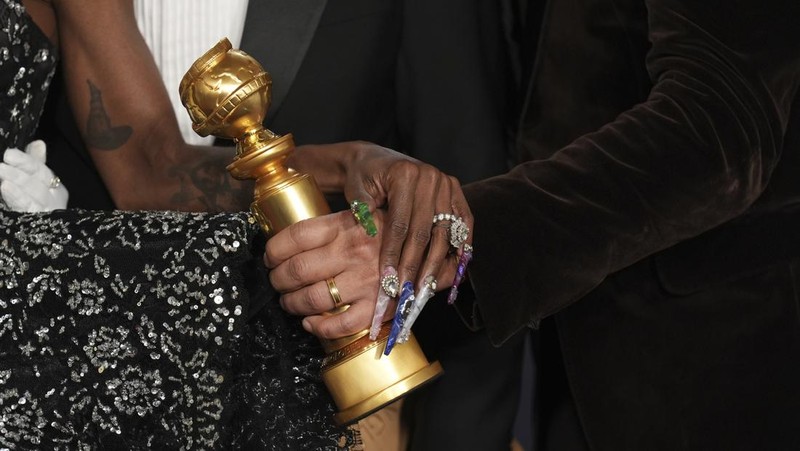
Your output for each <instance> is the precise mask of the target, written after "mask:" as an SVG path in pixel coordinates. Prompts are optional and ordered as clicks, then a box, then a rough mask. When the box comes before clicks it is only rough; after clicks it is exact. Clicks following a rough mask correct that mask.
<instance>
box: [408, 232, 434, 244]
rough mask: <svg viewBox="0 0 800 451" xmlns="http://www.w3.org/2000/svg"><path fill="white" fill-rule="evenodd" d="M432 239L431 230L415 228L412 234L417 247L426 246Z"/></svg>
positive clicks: (412, 240) (412, 239)
mask: <svg viewBox="0 0 800 451" xmlns="http://www.w3.org/2000/svg"><path fill="white" fill-rule="evenodd" d="M430 241H431V230H430V229H428V228H426V229H418V230H414V233H412V234H411V242H412V243H413V244H414V245H415V246H417V247H422V248H424V247H426V246H427V245H428V243H429V242H430Z"/></svg>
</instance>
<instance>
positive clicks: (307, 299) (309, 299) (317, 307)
mask: <svg viewBox="0 0 800 451" xmlns="http://www.w3.org/2000/svg"><path fill="white" fill-rule="evenodd" d="M303 304H304V305H305V307H306V308H307V309H308V310H307V311H308V312H313V313H320V312H323V311H324V310H326V309H325V308H324V305H325V298H324V296H323V295H322V293H320V292H319V290H313V289H308V290H306V294H305V296H304V298H303Z"/></svg>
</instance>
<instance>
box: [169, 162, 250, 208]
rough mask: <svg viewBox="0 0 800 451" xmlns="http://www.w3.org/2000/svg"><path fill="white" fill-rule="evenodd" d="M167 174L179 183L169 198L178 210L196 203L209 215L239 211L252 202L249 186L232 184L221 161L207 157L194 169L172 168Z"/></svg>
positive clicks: (232, 181)
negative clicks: (210, 213)
mask: <svg viewBox="0 0 800 451" xmlns="http://www.w3.org/2000/svg"><path fill="white" fill-rule="evenodd" d="M170 175H171V176H173V177H178V179H179V180H180V191H178V192H177V193H175V194H174V195H173V196H172V198H171V199H170V200H171V201H172V204H173V205H174V208H176V209H178V210H183V209H185V208H186V207H188V206H191V205H193V204H195V205H196V204H198V203H199V204H200V205H202V207H203V210H205V211H210V212H220V211H241V210H244V209H247V206H248V205H249V204H250V202H251V201H252V199H253V187H252V184H251V183H242V182H237V181H235V180H234V179H233V178H232V177H231V176H230V175H229V174H228V173H227V172H226V171H225V161H222V160H219V161H218V160H217V159H213V158H210V159H206V160H201V161H200V162H198V163H197V164H195V165H194V166H180V167H174V168H172V169H171V170H170Z"/></svg>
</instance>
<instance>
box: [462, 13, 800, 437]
mask: <svg viewBox="0 0 800 451" xmlns="http://www.w3.org/2000/svg"><path fill="white" fill-rule="evenodd" d="M543 16H544V17H543V19H542V22H541V23H542V25H541V34H540V38H539V43H538V50H537V52H536V60H535V64H534V66H533V70H532V73H531V77H530V85H529V91H528V92H527V96H526V105H525V108H524V114H523V118H522V121H521V124H520V132H519V143H518V144H519V146H518V155H517V158H518V160H519V161H524V162H522V163H521V164H519V165H518V166H516V167H515V168H514V169H513V170H512V171H510V172H509V173H508V174H506V175H503V176H498V177H495V178H491V179H488V180H485V181H482V182H478V183H473V184H470V185H468V186H466V188H465V191H466V194H467V198H468V201H469V204H470V206H471V207H472V210H473V213H474V214H475V217H476V220H475V227H474V245H475V258H474V260H473V262H472V264H471V267H470V271H469V281H470V283H471V286H472V288H473V290H474V291H475V293H476V299H477V303H476V304H475V305H471V304H469V303H468V302H464V303H463V304H462V305H461V308H462V310H463V311H467V312H468V316H470V317H471V320H472V321H473V323H474V324H475V325H483V326H485V327H486V329H487V331H488V333H489V335H490V338H491V339H492V340H493V341H494V342H496V343H500V342H502V341H503V340H505V339H506V338H507V337H509V336H510V334H512V333H513V332H515V331H517V330H519V329H520V328H523V327H525V326H533V327H537V326H538V324H539V322H540V321H542V320H543V319H545V318H547V317H551V316H553V317H555V320H556V324H557V328H558V334H559V339H560V343H561V349H562V351H563V354H564V360H565V365H566V369H567V374H568V378H569V382H570V386H571V388H572V392H573V395H574V397H575V401H576V404H577V408H578V413H579V416H580V418H581V422H582V424H583V427H584V430H585V431H586V433H587V436H588V438H589V442H590V445H591V446H592V448H593V449H617V450H618V449H648V450H649V449H670V450H671V449H800V448H799V447H800V437H798V434H799V433H798V432H797V431H798V430H800V428H798V427H797V426H798V425H800V395H798V392H800V390H798V388H800V387H799V386H800V383H799V382H798V380H800V364H798V361H800V359H798V358H797V356H798V355H800V316H799V315H798V311H799V306H800V304H799V303H798V299H797V294H796V293H797V289H798V288H799V287H800V283H798V276H797V274H798V273H797V272H796V271H797V270H798V268H799V267H800V265H798V262H800V228H798V226H800V110H798V107H800V96H799V95H798V92H797V87H798V82H800V26H798V23H799V21H800V2H798V1H796V0H764V1H746V0H725V1H723V0H703V1H697V0H588V1H575V0H551V1H548V2H547V3H546V6H545V8H544V12H543ZM465 301H468V300H467V299H465ZM789 431H791V432H789Z"/></svg>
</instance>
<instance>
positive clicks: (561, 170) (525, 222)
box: [462, 0, 800, 343]
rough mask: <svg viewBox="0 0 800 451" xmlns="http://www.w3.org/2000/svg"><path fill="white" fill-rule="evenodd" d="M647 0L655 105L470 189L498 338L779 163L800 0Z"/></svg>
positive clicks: (748, 191) (747, 192) (753, 184)
mask: <svg viewBox="0 0 800 451" xmlns="http://www.w3.org/2000/svg"><path fill="white" fill-rule="evenodd" d="M646 5H647V8H648V20H649V39H650V41H651V42H652V48H651V50H650V52H649V53H648V57H647V68H648V72H649V74H650V78H651V80H650V81H651V83H652V85H653V88H652V90H651V92H650V95H649V96H648V98H647V100H646V101H645V102H643V103H641V104H639V105H636V106H634V107H633V108H631V109H629V110H628V111H625V112H623V113H622V114H621V115H620V116H619V117H617V119H616V120H614V121H613V122H611V123H609V124H607V125H605V126H604V127H602V128H601V129H599V130H597V131H596V132H594V133H591V134H587V135H584V136H582V137H580V138H578V139H577V140H575V141H574V142H572V143H571V144H569V145H567V146H566V147H564V148H562V149H560V150H559V151H557V152H556V153H554V154H553V156H552V157H550V158H548V159H546V160H538V161H531V162H528V163H525V164H522V165H519V166H517V167H516V168H515V169H513V170H512V171H511V172H509V173H508V174H506V175H503V176H499V177H495V178H491V179H488V180H484V181H482V182H478V183H474V184H471V185H468V186H467V187H466V188H465V191H466V194H467V198H468V200H469V203H470V206H471V207H472V209H473V212H474V214H475V218H476V220H475V227H474V245H475V258H474V260H473V262H472V264H471V267H470V272H469V280H470V282H471V284H472V288H473V289H474V290H475V292H476V295H477V302H478V310H479V315H477V316H478V317H482V320H483V321H484V322H485V325H486V327H487V329H488V332H489V335H490V338H491V339H492V340H493V341H494V342H496V343H498V342H502V341H503V340H504V339H506V338H507V337H508V336H509V335H510V334H511V333H513V332H514V331H516V330H518V329H519V328H521V327H524V326H525V325H534V326H535V325H536V323H537V322H538V321H539V320H540V319H542V318H543V317H546V316H548V315H551V314H553V313H555V312H557V311H558V310H559V309H562V308H564V307H566V306H568V305H569V304H570V303H572V302H574V301H576V300H577V299H579V298H580V297H581V296H582V295H584V294H586V293H587V292H588V291H590V290H591V289H592V288H594V287H596V286H597V285H598V284H599V283H600V282H602V281H603V279H604V278H605V277H606V276H607V275H609V274H610V273H612V272H614V271H616V270H619V269H621V268H624V267H625V266H628V265H630V264H632V263H634V262H636V261H637V260H640V259H642V258H643V257H646V256H648V255H650V254H652V253H654V252H657V251H659V250H662V249H664V248H667V247H669V246H671V245H674V244H676V243H678V242H680V241H681V240H684V239H687V238H689V237H692V236H695V235H697V234H699V233H701V232H703V231H706V230H709V229H711V228H713V227H715V226H717V225H719V224H721V223H724V222H726V221H729V220H731V219H733V218H736V217H737V216H740V215H742V214H743V213H744V212H746V211H747V209H748V207H749V206H750V205H751V204H752V203H753V202H754V201H755V200H756V199H757V198H758V196H759V195H760V194H761V193H762V191H763V190H764V189H765V187H766V186H767V184H768V182H769V179H770V175H771V173H772V171H773V169H774V168H775V166H776V165H777V164H778V162H779V160H780V157H781V152H782V142H783V135H784V133H785V129H786V121H787V117H788V114H789V106H790V104H791V101H792V99H793V97H794V96H795V94H796V86H797V83H798V81H800V75H799V74H800V64H799V62H800V27H797V26H796V23H795V22H796V18H797V17H800V2H797V1H796V0H780V1H779V0H768V1H762V2H753V1H739V0H735V1H718V0H712V1H703V2H698V1H696V0H684V1H679V0H672V1H668V0H661V1H659V0H652V1H647V2H646ZM556 25H557V24H551V26H556ZM614 69H615V68H611V70H614ZM575 76H576V77H577V76H580V73H577V74H576V75H575ZM789 151H792V152H794V151H798V149H790V150H789ZM462 307H466V308H467V309H468V308H469V306H462ZM462 311H463V308H462Z"/></svg>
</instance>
